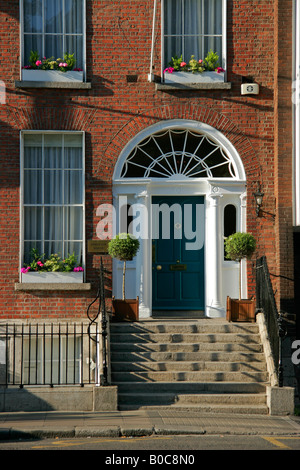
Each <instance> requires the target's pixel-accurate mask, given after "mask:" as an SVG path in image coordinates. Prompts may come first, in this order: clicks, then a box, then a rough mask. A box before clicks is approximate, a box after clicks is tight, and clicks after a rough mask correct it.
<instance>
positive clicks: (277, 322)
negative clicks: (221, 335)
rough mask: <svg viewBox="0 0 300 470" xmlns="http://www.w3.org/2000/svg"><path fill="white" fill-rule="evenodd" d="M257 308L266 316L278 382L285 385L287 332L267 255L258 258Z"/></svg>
mask: <svg viewBox="0 0 300 470" xmlns="http://www.w3.org/2000/svg"><path fill="white" fill-rule="evenodd" d="M256 309H257V311H261V312H262V313H263V314H264V317H265V323H266V328H267V332H268V337H269V341H270V347H271V351H272V354H273V358H274V364H275V368H276V372H277V375H278V384H279V386H280V387H282V386H283V365H282V341H283V339H284V338H285V336H286V334H287V330H286V325H285V322H284V319H283V316H282V312H278V310H277V306H276V301H275V296H274V292H273V286H272V282H271V278H270V272H269V268H268V264H267V260H266V257H265V256H262V257H261V258H259V259H257V260H256Z"/></svg>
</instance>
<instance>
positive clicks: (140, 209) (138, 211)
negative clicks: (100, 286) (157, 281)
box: [132, 190, 152, 318]
mask: <svg viewBox="0 0 300 470" xmlns="http://www.w3.org/2000/svg"><path fill="white" fill-rule="evenodd" d="M132 209H133V213H132V215H133V216H135V220H134V221H133V223H134V231H133V233H134V234H135V235H136V236H137V237H138V238H139V241H140V249H139V251H138V253H137V256H136V292H137V295H138V297H139V317H140V318H147V317H149V316H150V315H151V301H150V300H151V279H150V276H151V274H152V273H151V266H150V264H149V263H150V260H151V259H152V258H151V253H150V245H151V238H150V235H149V222H150V208H149V197H148V192H147V191H146V190H145V191H143V192H141V193H139V194H137V195H136V196H135V204H134V207H132Z"/></svg>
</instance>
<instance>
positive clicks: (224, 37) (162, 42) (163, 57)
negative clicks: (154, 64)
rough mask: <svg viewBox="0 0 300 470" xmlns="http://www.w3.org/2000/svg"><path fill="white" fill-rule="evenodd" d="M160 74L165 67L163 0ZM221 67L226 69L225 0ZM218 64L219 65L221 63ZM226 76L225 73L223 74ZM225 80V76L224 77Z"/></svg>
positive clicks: (224, 2) (162, 4) (224, 4)
mask: <svg viewBox="0 0 300 470" xmlns="http://www.w3.org/2000/svg"><path fill="white" fill-rule="evenodd" d="M161 50H162V54H161V76H162V77H163V71H164V69H165V50H164V0H163V1H162V2H161ZM222 54H223V57H222V58H220V59H221V64H222V68H223V69H224V70H225V71H226V70H227V0H222ZM221 64H220V65H221ZM225 77H226V75H225ZM225 81H226V78H225Z"/></svg>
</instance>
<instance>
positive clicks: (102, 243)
mask: <svg viewBox="0 0 300 470" xmlns="http://www.w3.org/2000/svg"><path fill="white" fill-rule="evenodd" d="M109 242H110V240H88V252H89V253H98V254H103V255H105V254H107V253H108V243H109Z"/></svg>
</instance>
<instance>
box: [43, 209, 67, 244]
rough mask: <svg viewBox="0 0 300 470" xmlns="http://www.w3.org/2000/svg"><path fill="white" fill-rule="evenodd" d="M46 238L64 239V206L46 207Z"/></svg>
mask: <svg viewBox="0 0 300 470" xmlns="http://www.w3.org/2000/svg"><path fill="white" fill-rule="evenodd" d="M44 210H45V240H62V239H63V209H62V207H45V209H44Z"/></svg>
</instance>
